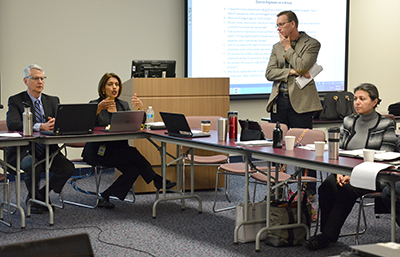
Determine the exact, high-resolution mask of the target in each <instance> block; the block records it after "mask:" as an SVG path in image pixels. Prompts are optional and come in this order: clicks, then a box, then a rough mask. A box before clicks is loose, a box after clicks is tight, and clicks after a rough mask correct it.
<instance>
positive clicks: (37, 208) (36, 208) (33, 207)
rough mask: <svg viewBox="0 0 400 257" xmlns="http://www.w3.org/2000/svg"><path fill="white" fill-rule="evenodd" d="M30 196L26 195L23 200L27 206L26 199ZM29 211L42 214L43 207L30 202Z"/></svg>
mask: <svg viewBox="0 0 400 257" xmlns="http://www.w3.org/2000/svg"><path fill="white" fill-rule="evenodd" d="M30 199H31V198H30V197H27V198H26V200H25V204H26V206H27V207H28V201H29V200H30ZM31 213H33V214H42V213H43V208H42V206H41V205H39V204H37V203H31Z"/></svg>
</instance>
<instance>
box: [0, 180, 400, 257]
mask: <svg viewBox="0 0 400 257" xmlns="http://www.w3.org/2000/svg"><path fill="white" fill-rule="evenodd" d="M113 179H114V175H113V174H111V173H106V174H103V177H102V186H101V187H102V188H101V189H102V190H104V189H105V188H106V187H107V186H108V185H110V184H111V183H112V181H113ZM14 183H15V182H11V184H12V185H11V191H12V199H13V200H14V201H15V191H14V188H15V184H14ZM243 183H244V179H243V178H242V177H234V178H231V198H232V203H231V204H232V205H237V204H239V203H241V202H243V195H244V194H243V192H244V187H243ZM77 184H78V185H79V187H80V188H85V189H86V190H89V191H94V179H93V177H89V178H87V179H83V180H79V181H78V182H77ZM21 188H22V197H21V198H22V199H21V200H22V202H24V201H25V196H26V195H27V193H26V188H25V185H21ZM223 191H224V190H222V189H221V190H219V193H218V204H219V207H223V206H228V205H229V203H228V202H227V201H226V199H225V196H224V192H223ZM63 192H64V198H65V199H68V200H73V201H77V202H83V203H88V204H93V203H94V201H95V197H94V196H91V195H87V194H84V193H81V192H78V191H76V190H75V189H74V188H73V187H72V186H71V185H70V184H66V186H65V187H64V190H63ZM250 192H252V191H250ZM196 194H197V195H199V196H200V197H201V198H202V200H203V212H202V213H199V212H198V202H197V200H194V199H188V200H186V201H185V203H186V208H185V209H184V210H182V209H181V204H180V201H178V200H174V201H168V202H161V203H159V204H158V207H157V218H155V219H154V218H152V206H153V202H154V201H155V194H138V195H136V201H135V202H134V203H128V202H123V201H119V200H111V201H112V202H113V203H114V204H115V209H112V210H107V209H102V208H96V209H87V208H82V207H77V206H73V205H66V206H65V208H64V209H56V211H55V215H54V225H53V226H49V216H48V214H32V215H31V217H30V218H27V219H26V228H25V229H21V228H20V214H19V213H16V214H14V215H13V216H12V221H13V225H12V227H7V226H4V225H0V246H1V245H9V244H16V243H21V242H26V241H35V240H42V239H48V238H55V237H61V236H66V235H74V234H80V233H87V234H88V235H89V237H90V241H91V245H92V248H93V251H94V253H95V256H99V257H100V256H238V257H239V256H286V257H290V256H302V257H307V256H313V257H314V256H335V255H340V254H341V253H342V252H345V251H349V246H350V245H354V237H341V238H340V239H339V241H338V242H337V243H335V244H332V245H330V247H328V248H326V249H324V250H321V251H318V252H310V251H308V250H307V249H305V248H304V247H302V246H296V247H284V248H277V247H271V246H267V245H265V244H264V243H263V242H262V243H261V251H260V252H256V251H255V243H254V242H251V243H244V244H234V243H233V231H234V228H235V211H234V210H231V211H225V212H220V213H213V211H212V205H213V201H214V191H213V190H206V191H197V192H196ZM265 194H266V190H265V187H258V189H257V198H256V200H257V201H259V200H262V199H263V198H264V197H265ZM0 195H2V189H0ZM168 195H174V193H168ZM130 197H131V196H130ZM51 201H52V203H58V202H59V201H58V195H56V194H51ZM23 205H24V207H25V204H23ZM314 205H316V203H314ZM357 210H358V206H357V207H355V208H354V209H353V211H352V213H351V215H350V216H349V218H348V220H347V221H346V224H345V225H344V226H343V229H342V232H344V233H347V232H351V231H354V230H355V225H356V220H357V219H356V217H357ZM366 214H367V220H368V225H369V227H368V231H367V233H365V234H364V235H361V236H360V243H361V244H369V243H377V242H388V241H390V216H389V215H381V216H380V218H375V215H374V212H373V208H366ZM313 232H314V228H312V229H311V234H313ZM396 236H397V238H399V236H400V235H399V230H398V231H397V234H396Z"/></svg>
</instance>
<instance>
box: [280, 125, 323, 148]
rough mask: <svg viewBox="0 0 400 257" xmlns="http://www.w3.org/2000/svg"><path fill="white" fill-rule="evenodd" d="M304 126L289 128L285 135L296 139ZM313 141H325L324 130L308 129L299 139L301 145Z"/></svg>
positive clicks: (312, 142)
mask: <svg viewBox="0 0 400 257" xmlns="http://www.w3.org/2000/svg"><path fill="white" fill-rule="evenodd" d="M304 130H305V129H304V128H291V129H289V130H288V132H287V133H286V136H295V137H296V141H297V139H298V138H299V137H300V136H301V135H302V134H303V131H304ZM314 141H325V132H324V131H322V130H316V129H309V130H308V131H307V132H306V133H305V134H304V136H303V138H302V140H301V142H300V143H301V144H302V145H306V144H314Z"/></svg>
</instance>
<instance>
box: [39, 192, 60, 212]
mask: <svg viewBox="0 0 400 257" xmlns="http://www.w3.org/2000/svg"><path fill="white" fill-rule="evenodd" d="M37 199H38V200H39V201H42V202H46V201H45V200H44V195H42V194H40V192H39V195H38V198H37ZM49 204H50V206H51V208H52V209H53V212H55V211H56V207H55V206H54V205H51V202H50V198H49ZM40 207H42V210H43V211H44V212H48V211H49V208H47V207H46V206H43V205H40Z"/></svg>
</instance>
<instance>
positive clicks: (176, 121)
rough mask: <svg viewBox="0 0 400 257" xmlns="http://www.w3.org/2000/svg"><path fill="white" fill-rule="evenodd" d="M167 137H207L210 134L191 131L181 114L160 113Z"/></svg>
mask: <svg viewBox="0 0 400 257" xmlns="http://www.w3.org/2000/svg"><path fill="white" fill-rule="evenodd" d="M160 115H161V118H162V120H163V121H164V124H165V127H166V128H167V131H168V135H170V136H175V137H209V136H210V133H205V132H201V131H200V130H198V131H197V130H191V129H190V127H189V124H188V122H187V120H186V117H185V115H183V114H181V113H170V112H160Z"/></svg>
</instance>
